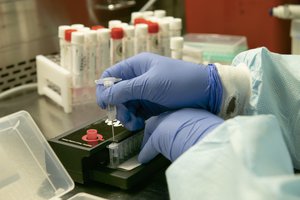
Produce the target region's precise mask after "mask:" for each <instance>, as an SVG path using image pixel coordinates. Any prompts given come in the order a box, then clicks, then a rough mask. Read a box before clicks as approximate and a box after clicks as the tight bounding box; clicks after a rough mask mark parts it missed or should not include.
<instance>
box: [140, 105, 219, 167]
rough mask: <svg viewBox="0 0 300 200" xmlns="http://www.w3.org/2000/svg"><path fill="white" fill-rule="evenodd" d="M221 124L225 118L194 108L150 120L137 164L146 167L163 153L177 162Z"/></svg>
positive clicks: (166, 113) (167, 113)
mask: <svg viewBox="0 0 300 200" xmlns="http://www.w3.org/2000/svg"><path fill="white" fill-rule="evenodd" d="M221 123H223V119H222V118H220V117H218V116H216V115H214V114H212V113H210V112H208V111H206V110H200V109H193V108H185V109H181V110H178V111H170V112H165V113H162V114H161V115H159V116H155V117H151V118H150V119H148V120H147V121H146V126H145V130H144V139H143V143H142V150H141V152H140V154H139V156H138V160H139V162H141V163H147V162H149V161H150V160H151V159H153V158H154V157H155V156H156V155H158V154H159V153H161V154H162V155H164V156H165V157H166V158H168V159H169V160H171V161H174V160H175V159H176V158H178V157H179V156H180V155H181V154H182V153H183V152H185V151H186V150H187V149H189V148H190V147H191V146H193V145H194V144H195V143H196V142H198V141H199V140H200V139H202V138H203V137H204V136H205V135H207V134H208V133H209V132H211V131H212V130H213V129H214V128H216V127H217V126H218V125H220V124H221Z"/></svg>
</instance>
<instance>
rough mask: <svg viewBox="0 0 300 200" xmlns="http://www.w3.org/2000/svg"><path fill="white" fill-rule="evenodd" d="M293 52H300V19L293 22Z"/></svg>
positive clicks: (291, 34) (291, 33)
mask: <svg viewBox="0 0 300 200" xmlns="http://www.w3.org/2000/svg"><path fill="white" fill-rule="evenodd" d="M290 36H291V38H292V54H298V55H299V54H300V19H294V20H292V22H291V32H290Z"/></svg>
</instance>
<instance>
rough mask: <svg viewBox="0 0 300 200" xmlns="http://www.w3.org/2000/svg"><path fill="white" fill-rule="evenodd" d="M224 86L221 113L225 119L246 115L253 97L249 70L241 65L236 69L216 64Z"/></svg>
mask: <svg viewBox="0 0 300 200" xmlns="http://www.w3.org/2000/svg"><path fill="white" fill-rule="evenodd" d="M215 65H216V67H217V70H218V73H219V76H220V78H221V82H222V86H223V96H222V104H221V111H220V113H219V116H220V117H222V118H223V119H228V118H232V117H234V116H237V115H240V114H243V113H244V109H245V107H246V105H248V103H249V99H250V95H251V75H250V71H249V68H248V67H247V66H246V65H245V64H244V63H241V64H239V65H238V66H236V67H233V66H229V65H221V64H218V63H216V64H215Z"/></svg>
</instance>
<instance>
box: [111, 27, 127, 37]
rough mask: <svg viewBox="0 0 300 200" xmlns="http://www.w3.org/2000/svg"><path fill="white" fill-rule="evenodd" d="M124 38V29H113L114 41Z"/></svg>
mask: <svg viewBox="0 0 300 200" xmlns="http://www.w3.org/2000/svg"><path fill="white" fill-rule="evenodd" d="M123 37H124V31H123V29H122V28H112V29H111V38H112V39H122V38H123Z"/></svg>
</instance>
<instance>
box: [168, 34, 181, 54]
mask: <svg viewBox="0 0 300 200" xmlns="http://www.w3.org/2000/svg"><path fill="white" fill-rule="evenodd" d="M170 49H171V57H172V58H174V59H182V49H183V37H171V44H170Z"/></svg>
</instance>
